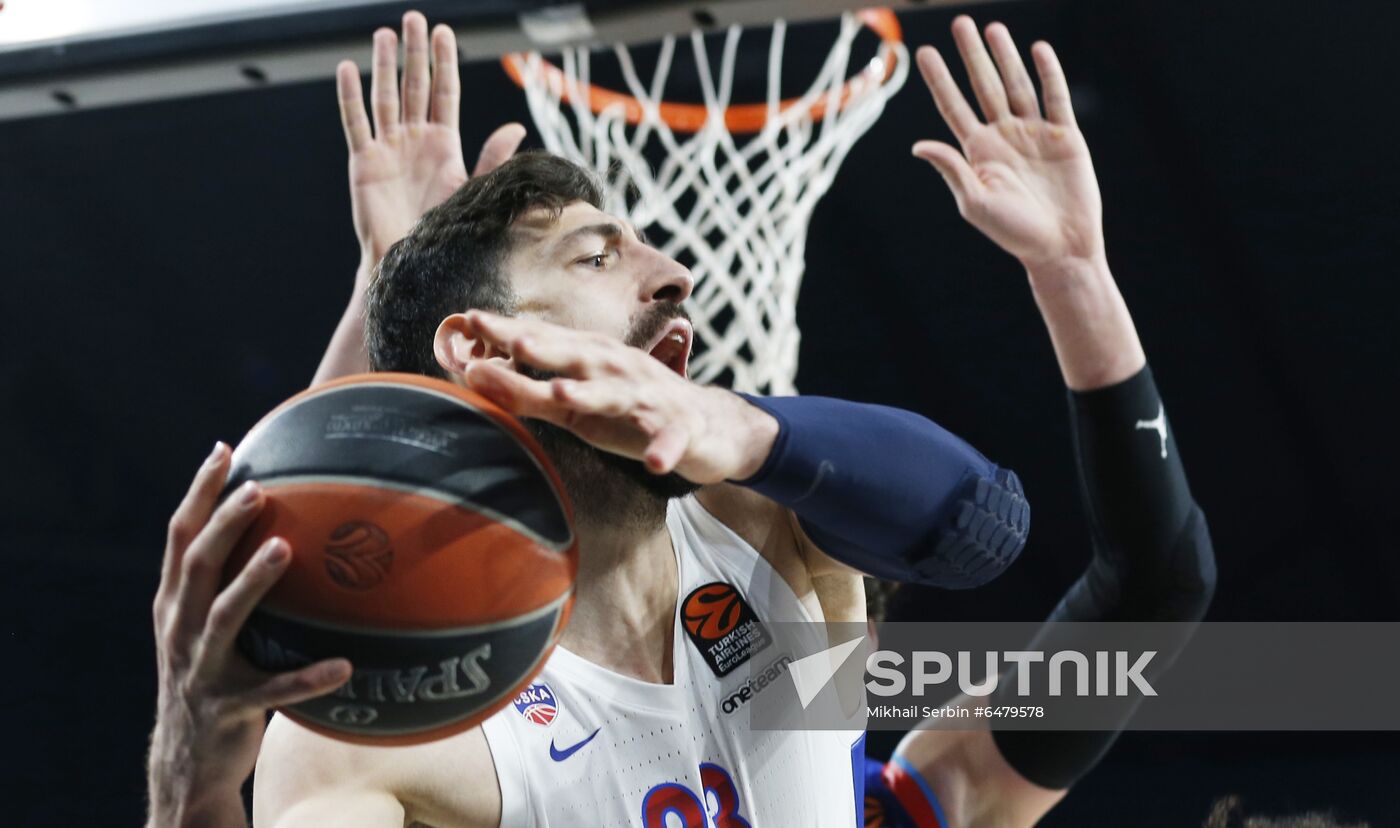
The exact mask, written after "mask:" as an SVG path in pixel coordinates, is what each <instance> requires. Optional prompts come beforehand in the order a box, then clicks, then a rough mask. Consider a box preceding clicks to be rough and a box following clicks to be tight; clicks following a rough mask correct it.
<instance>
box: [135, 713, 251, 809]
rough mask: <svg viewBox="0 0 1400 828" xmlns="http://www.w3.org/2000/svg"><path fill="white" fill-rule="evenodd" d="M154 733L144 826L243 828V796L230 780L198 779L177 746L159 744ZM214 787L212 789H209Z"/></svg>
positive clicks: (198, 775) (188, 761) (159, 740)
mask: <svg viewBox="0 0 1400 828" xmlns="http://www.w3.org/2000/svg"><path fill="white" fill-rule="evenodd" d="M162 741H163V740H162V739H161V737H160V736H159V733H157V736H156V738H155V740H154V741H153V743H152V745H151V760H150V766H149V768H148V770H147V786H148V796H149V799H150V814H149V816H148V817H147V819H146V828H184V827H185V826H196V825H197V826H210V828H246V826H247V825H248V814H247V812H246V811H245V810H244V809H243V795H242V793H241V792H240V790H239V786H238V785H237V784H234V783H216V784H212V785H211V784H208V783H202V782H201V781H200V774H199V773H197V772H196V770H195V768H194V767H193V763H192V762H191V761H190V760H189V757H188V756H186V755H183V754H185V753H186V752H185V751H181V750H179V749H178V748H171V747H170V746H168V745H162ZM211 788H214V790H211Z"/></svg>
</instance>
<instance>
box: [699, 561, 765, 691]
mask: <svg viewBox="0 0 1400 828" xmlns="http://www.w3.org/2000/svg"><path fill="white" fill-rule="evenodd" d="M681 623H682V624H683V625H684V626H685V632H686V635H687V636H688V637H689V638H690V643H692V644H694V645H695V649H697V650H699V651H700V655H702V656H703V657H704V658H705V663H706V664H708V665H710V669H711V670H713V671H714V674H715V675H717V676H726V675H728V674H730V673H731V672H733V671H734V668H735V667H738V666H739V665H740V664H743V663H744V662H745V661H748V660H749V658H750V657H752V656H753V654H754V653H756V652H758V651H760V650H762V649H763V648H764V647H767V646H768V645H769V644H770V643H772V639H771V638H769V636H768V631H767V630H765V629H763V625H762V624H760V623H759V620H758V616H757V615H755V614H754V611H753V608H752V607H750V606H749V604H748V602H747V601H745V600H744V596H743V595H741V594H739V590H737V589H735V588H734V586H733V585H732V584H726V583H723V582H718V581H717V582H715V583H712V584H705V585H704V586H702V587H698V588H696V589H695V590H692V591H691V593H690V594H689V595H687V596H686V597H685V601H683V602H682V603H681Z"/></svg>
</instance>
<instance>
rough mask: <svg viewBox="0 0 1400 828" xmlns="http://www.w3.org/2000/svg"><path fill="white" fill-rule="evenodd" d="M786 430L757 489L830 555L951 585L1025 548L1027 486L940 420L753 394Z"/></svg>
mask: <svg viewBox="0 0 1400 828" xmlns="http://www.w3.org/2000/svg"><path fill="white" fill-rule="evenodd" d="M746 398H747V399H748V400H749V402H751V403H752V404H753V405H755V406H757V407H758V408H761V409H763V410H764V411H766V412H768V414H770V415H771V416H772V417H773V418H774V419H775V420H776V422H777V423H778V434H777V438H776V439H774V440H772V441H771V451H770V452H769V454H768V456H767V459H766V460H765V461H764V463H763V465H762V466H761V467H760V468H758V469H757V471H756V473H755V474H754V475H753V476H752V477H749V478H746V479H745V480H743V481H742V482H741V483H740V485H744V486H747V487H749V488H751V489H753V490H754V491H757V492H758V493H760V494H762V495H764V496H765V497H768V498H769V499H771V500H773V501H775V502H777V503H780V504H782V505H783V506H785V507H787V508H788V509H791V510H792V511H793V513H794V514H796V515H797V517H798V520H799V521H800V522H801V525H802V528H803V530H804V531H805V532H806V533H807V535H808V536H809V537H810V538H811V540H812V541H813V542H815V543H816V544H817V546H818V547H820V548H821V549H822V551H823V552H825V553H826V554H827V555H828V556H830V557H831V558H833V559H835V560H837V561H840V562H842V563H844V564H846V565H848V566H851V567H853V568H855V569H858V570H860V571H861V572H865V573H867V574H870V575H874V576H875V577H879V578H885V579H887V580H894V581H904V582H914V583H925V584H931V585H934V586H941V587H945V588H966V587H972V586H978V585H980V584H982V583H985V582H987V581H989V580H991V579H992V578H994V577H996V576H997V575H998V574H1000V573H1001V572H1002V571H1003V570H1005V569H1006V567H1008V566H1010V564H1011V563H1012V562H1013V561H1014V560H1015V559H1016V556H1017V555H1018V554H1019V553H1020V551H1021V548H1022V546H1024V544H1025V539H1026V530H1027V529H1028V526H1029V520H1030V514H1029V511H1028V510H1027V509H1026V507H1025V502H1024V500H1023V497H1022V493H1021V488H1020V482H1019V480H1017V478H1016V476H1015V474H1013V473H1011V471H1010V470H1009V469H1002V468H1000V467H998V466H997V465H995V464H994V463H992V462H991V461H989V460H987V458H986V457H983V456H982V454H981V453H980V452H978V451H977V450H976V449H974V448H973V447H972V446H970V445H968V444H967V443H966V442H965V441H963V440H962V439H960V438H959V437H957V436H956V435H954V434H952V433H951V432H949V431H947V430H946V429H943V428H942V427H940V426H939V425H937V424H936V423H934V422H932V421H930V420H928V419H927V418H924V417H921V416H919V415H917V414H913V413H911V412H908V411H900V410H898V409H894V408H889V407H887V406H879V405H864V404H860V403H853V402H847V401H845V400H833V399H828V398H824V397H753V396H747V395H746Z"/></svg>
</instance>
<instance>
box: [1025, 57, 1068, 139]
mask: <svg viewBox="0 0 1400 828" xmlns="http://www.w3.org/2000/svg"><path fill="white" fill-rule="evenodd" d="M1031 59H1032V60H1033V61H1035V71H1036V74H1037V75H1039V76H1040V89H1041V92H1042V94H1043V95H1044V97H1045V117H1046V119H1047V120H1049V121H1050V122H1051V123H1055V124H1060V125H1062V126H1074V106H1073V105H1072V104H1071V103H1070V97H1069V83H1068V82H1067V81H1066V80H1065V70H1064V69H1062V68H1061V67H1060V59H1059V58H1058V57H1056V56H1055V50H1054V49H1052V48H1050V44H1049V43H1046V42H1045V41H1043V40H1042V41H1039V42H1037V43H1036V44H1034V45H1033V46H1031Z"/></svg>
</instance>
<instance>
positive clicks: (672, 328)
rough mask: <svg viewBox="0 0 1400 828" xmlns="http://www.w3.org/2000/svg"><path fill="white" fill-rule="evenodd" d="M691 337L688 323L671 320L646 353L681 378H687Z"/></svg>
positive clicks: (682, 320) (691, 333)
mask: <svg viewBox="0 0 1400 828" xmlns="http://www.w3.org/2000/svg"><path fill="white" fill-rule="evenodd" d="M692 336H693V331H692V330H691V327H690V323H689V322H688V321H686V320H684V319H672V320H671V321H670V323H669V324H667V325H666V327H665V328H663V329H662V330H661V333H660V334H658V335H657V337H656V339H655V340H654V341H653V342H652V343H651V347H650V348H648V349H647V353H649V354H651V355H652V356H653V357H655V358H656V359H657V360H659V361H660V362H661V363H662V364H663V365H665V366H666V367H667V368H670V369H671V370H672V371H675V372H676V373H677V374H680V375H681V376H683V377H685V376H689V374H687V373H686V371H687V369H688V367H689V364H690V340H691V337H692Z"/></svg>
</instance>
